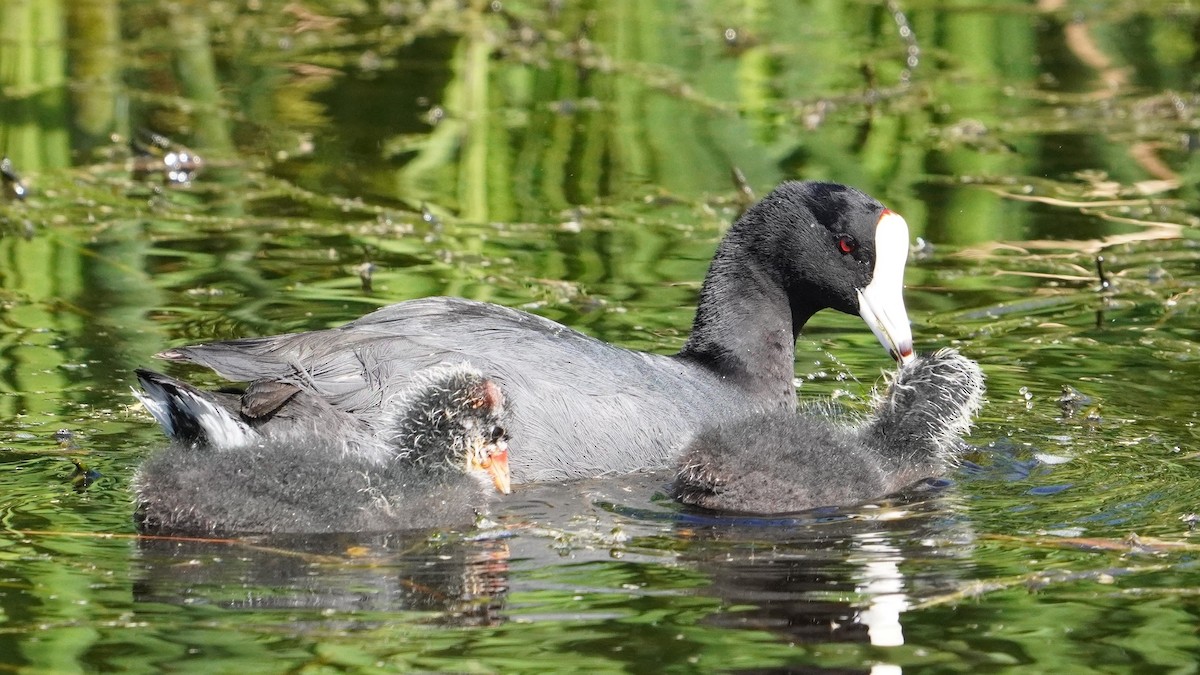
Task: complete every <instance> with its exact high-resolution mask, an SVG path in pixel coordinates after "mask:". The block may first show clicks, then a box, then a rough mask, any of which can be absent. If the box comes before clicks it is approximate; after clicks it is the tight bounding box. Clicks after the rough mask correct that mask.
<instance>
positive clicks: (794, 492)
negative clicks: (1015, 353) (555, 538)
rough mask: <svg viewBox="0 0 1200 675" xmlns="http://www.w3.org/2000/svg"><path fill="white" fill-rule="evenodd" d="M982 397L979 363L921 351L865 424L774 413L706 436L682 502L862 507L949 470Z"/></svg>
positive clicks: (687, 474) (688, 469)
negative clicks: (866, 503) (864, 503)
mask: <svg viewBox="0 0 1200 675" xmlns="http://www.w3.org/2000/svg"><path fill="white" fill-rule="evenodd" d="M982 401H983V373H982V372H981V371H980V370H979V366H978V365H976V364H975V362H974V361H971V360H970V359H967V358H964V357H963V356H961V355H959V353H958V352H956V351H954V350H952V349H943V350H940V351H938V352H935V353H933V354H930V355H921V356H918V357H916V358H915V359H914V360H913V361H912V362H910V363H908V364H906V365H903V366H901V368H900V371H899V372H898V373H897V374H896V375H895V378H894V379H893V380H892V382H891V385H890V386H889V387H888V388H887V391H886V392H885V393H884V394H883V395H882V396H880V397H879V398H878V399H877V401H876V402H875V410H874V414H873V415H872V416H871V418H870V419H868V420H867V421H866V422H865V423H863V424H862V425H860V426H857V427H850V426H846V425H842V424H838V423H836V422H834V421H832V420H830V419H827V418H823V417H820V416H814V415H800V414H796V413H785V412H774V413H766V414H761V415H752V416H750V417H747V418H745V419H742V420H738V421H736V422H732V423H725V424H718V425H716V426H713V427H711V428H709V429H706V430H704V431H701V432H700V433H699V434H697V435H696V437H695V438H694V439H693V440H692V442H691V443H690V444H689V445H688V447H687V448H686V449H685V450H684V452H683V454H682V455H681V456H680V457H679V460H678V473H677V474H676V477H675V481H674V482H673V483H672V486H671V490H672V493H673V494H674V496H675V497H676V498H677V499H679V500H680V501H682V502H684V503H685V504H693V505H696V506H702V507H704V508H708V509H714V510H719V511H738V512H743V513H790V512H795V511H803V510H804V509H809V508H813V507H817V506H842V505H848V504H857V503H861V502H863V501H867V500H869V499H873V498H876V497H881V496H883V495H886V494H889V493H892V492H896V491H897V490H899V489H901V488H903V487H905V486H907V485H911V484H912V483H914V482H916V481H918V480H920V479H922V478H928V477H931V476H937V475H940V474H942V473H944V472H945V470H946V467H947V466H948V464H949V463H950V462H951V461H952V458H953V454H954V451H955V449H956V448H957V447H958V444H959V442H960V440H959V439H960V437H961V436H962V435H963V434H965V433H966V432H967V431H968V430H969V429H970V427H971V422H972V418H973V417H974V415H975V413H976V412H978V410H979V406H980V404H981V402H982Z"/></svg>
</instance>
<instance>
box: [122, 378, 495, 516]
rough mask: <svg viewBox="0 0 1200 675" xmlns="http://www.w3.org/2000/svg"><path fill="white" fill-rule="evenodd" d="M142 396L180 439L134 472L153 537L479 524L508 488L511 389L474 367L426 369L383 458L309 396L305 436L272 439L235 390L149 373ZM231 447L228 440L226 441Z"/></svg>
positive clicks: (386, 411)
mask: <svg viewBox="0 0 1200 675" xmlns="http://www.w3.org/2000/svg"><path fill="white" fill-rule="evenodd" d="M138 379H139V380H140V381H141V384H142V387H143V389H144V391H145V393H143V394H138V397H139V398H140V399H141V400H142V402H143V403H144V404H145V405H146V407H147V409H149V410H150V412H151V413H152V414H153V415H154V416H155V418H157V419H158V421H159V422H160V423H161V424H162V425H163V427H164V428H166V429H167V431H168V433H170V434H171V435H172V438H173V441H174V442H173V443H172V445H171V446H170V447H169V448H168V449H167V450H165V451H164V452H162V453H161V454H159V455H156V456H154V457H152V458H151V459H149V460H148V461H146V462H145V463H144V464H143V465H142V466H141V468H140V469H139V470H138V472H137V475H136V477H135V478H134V481H133V485H134V492H135V495H136V501H137V504H138V506H137V511H136V515H135V522H136V523H137V525H138V529H139V530H141V531H142V532H145V533H150V534H166V533H169V534H191V535H220V534H234V533H284V532H288V533H314V532H379V531H388V530H398V529H410V528H423V527H434V526H446V525H461V524H470V523H472V522H473V521H474V519H475V516H476V514H477V512H479V511H481V510H483V509H485V508H486V506H487V502H488V500H489V498H490V496H491V495H494V493H495V492H496V491H500V492H506V493H507V492H508V490H509V473H508V447H507V438H506V435H505V433H504V430H503V427H501V426H500V420H501V418H502V417H504V413H505V408H504V396H503V394H502V393H501V391H500V389H499V387H497V386H496V384H495V383H494V382H492V381H491V380H489V379H487V378H485V377H484V376H483V375H482V374H480V373H479V372H478V371H477V370H475V369H473V368H470V367H469V366H464V365H457V366H441V367H438V368H435V369H432V370H430V371H426V372H422V373H419V374H416V375H415V377H413V378H411V379H410V382H409V387H410V388H409V389H408V390H406V391H403V392H399V391H394V392H392V393H393V395H392V396H391V397H390V398H389V399H388V400H387V401H385V402H384V404H383V406H382V409H381V411H380V418H381V420H383V423H382V427H381V429H382V431H381V432H380V444H381V446H382V447H383V448H386V451H385V453H383V454H384V456H382V457H368V456H365V455H363V454H361V453H357V452H353V451H350V452H348V451H347V448H346V447H345V446H344V445H343V444H341V443H338V442H336V441H335V440H334V439H333V437H332V436H331V435H330V434H329V433H328V431H327V430H325V429H324V428H322V426H321V425H322V424H324V423H326V422H328V421H329V420H330V419H337V418H336V417H335V418H326V417H324V416H325V415H326V414H328V410H327V408H328V406H327V404H324V403H323V401H321V400H320V399H319V398H316V397H313V396H311V395H309V394H307V393H305V392H301V393H299V394H297V396H296V397H295V398H294V399H293V402H292V407H293V409H295V410H302V409H307V410H308V412H309V414H307V415H306V416H305V417H304V418H303V419H297V420H296V424H297V425H301V426H305V427H307V428H308V432H307V433H302V434H297V435H296V438H295V439H290V440H287V441H281V440H280V439H278V438H275V439H267V438H263V437H262V436H261V435H260V434H259V433H258V431H257V430H255V429H254V428H253V427H252V426H250V425H248V424H246V423H245V422H244V421H242V420H241V419H239V418H238V417H237V416H235V415H234V414H232V413H230V412H229V410H228V409H227V408H226V407H225V406H226V403H228V399H229V398H232V397H229V396H227V395H222V394H213V393H210V392H202V391H200V390H197V389H195V388H193V387H191V386H189V385H187V384H185V383H183V382H179V381H178V380H173V379H171V378H169V377H166V376H165V375H160V374H158V373H154V372H151V371H146V370H139V371H138ZM222 446H228V447H222Z"/></svg>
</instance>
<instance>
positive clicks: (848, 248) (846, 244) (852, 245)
mask: <svg viewBox="0 0 1200 675" xmlns="http://www.w3.org/2000/svg"><path fill="white" fill-rule="evenodd" d="M837 247H838V250H839V251H841V252H842V253H845V254H846V255H849V254H851V253H854V252H855V251H857V250H858V242H857V241H854V237H851V236H850V235H848V234H843V235H842V236H840V237H838V241H837Z"/></svg>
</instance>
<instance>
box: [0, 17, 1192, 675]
mask: <svg viewBox="0 0 1200 675" xmlns="http://www.w3.org/2000/svg"><path fill="white" fill-rule="evenodd" d="M460 5H461V3H455V2H440V1H433V2H428V3H407V2H399V3H386V4H382V5H374V4H369V3H368V4H361V3H360V4H355V3H342V2H332V1H331V2H309V3H304V4H303V5H300V4H297V3H291V2H285V1H284V0H266V1H264V2H258V3H225V2H216V3H199V4H197V3H185V4H184V5H178V3H160V2H114V1H110V0H88V1H86V2H72V3H55V2H30V1H28V0H25V1H21V0H12V1H7V2H0V152H2V153H3V154H5V155H7V156H9V157H11V158H12V159H13V161H14V162H15V165H16V167H17V169H18V171H19V172H20V173H21V174H22V175H23V176H24V178H25V181H26V182H27V184H28V185H29V187H30V189H31V190H30V196H29V198H27V199H26V200H24V201H13V200H11V199H8V198H7V197H5V198H4V201H0V225H2V226H3V228H4V235H5V236H4V237H3V238H0V346H2V350H3V351H2V356H3V361H2V362H0V416H2V418H3V419H4V420H5V422H6V424H5V428H4V430H3V433H0V450H2V453H0V466H3V468H4V469H6V471H4V472H3V474H0V488H2V489H3V494H4V495H5V496H4V499H3V500H0V522H3V524H4V527H5V532H6V534H5V536H4V537H0V568H2V569H3V570H4V581H3V582H0V616H2V617H3V618H4V629H3V630H2V631H0V654H2V655H3V656H2V657H0V664H3V665H4V666H6V667H14V668H22V667H28V668H32V669H35V670H40V671H54V672H69V671H72V670H77V669H84V668H88V669H90V668H123V669H124V668H128V669H132V670H156V669H164V668H171V669H195V670H201V671H206V672H207V671H211V670H212V669H214V668H217V669H222V670H234V669H238V668H241V669H246V670H255V671H257V670H261V669H264V668H269V669H301V668H303V669H312V670H316V669H328V668H345V669H352V670H371V669H379V670H385V671H387V670H395V669H400V668H411V669H431V670H443V669H444V670H484V671H494V670H522V669H530V670H534V669H544V670H555V671H566V670H587V671H589V672H597V671H618V670H625V671H630V670H632V671H642V670H655V671H658V670H664V671H671V670H677V671H687V670H709V669H739V668H747V669H749V668H768V667H780V666H787V665H790V666H797V667H798V666H819V667H835V668H851V669H865V668H870V667H872V666H874V665H879V664H898V665H900V666H909V667H912V668H917V667H922V666H924V667H930V668H938V669H942V670H948V671H949V670H972V671H974V670H978V669H981V668H991V669H1003V668H1006V667H1012V666H1018V667H1019V666H1025V667H1027V668H1031V669H1036V670H1039V671H1049V670H1055V671H1057V670H1088V669H1097V668H1104V667H1110V668H1128V669H1138V668H1142V669H1167V668H1178V669H1186V668H1187V667H1189V666H1190V664H1191V661H1192V660H1193V659H1191V658H1190V654H1192V653H1194V652H1195V650H1196V647H1197V645H1196V639H1195V635H1194V631H1193V630H1191V626H1193V625H1194V624H1195V614H1196V603H1195V602H1194V593H1193V591H1192V589H1193V588H1194V587H1195V586H1196V585H1197V578H1196V574H1195V571H1194V569H1193V565H1192V558H1193V557H1194V555H1195V551H1194V550H1193V549H1192V539H1193V538H1194V537H1193V533H1192V530H1191V527H1190V524H1189V523H1190V522H1192V518H1191V516H1192V514H1193V513H1194V510H1195V509H1194V506H1195V504H1197V503H1198V501H1200V489H1198V488H1197V486H1198V485H1200V480H1198V478H1200V476H1197V469H1196V457H1195V452H1196V448H1197V447H1200V442H1198V441H1200V438H1198V432H1197V430H1196V416H1197V411H1196V409H1195V398H1196V393H1197V392H1196V391H1195V389H1196V388H1195V385H1194V383H1195V382H1197V381H1200V371H1198V369H1197V366H1196V363H1197V335H1196V331H1195V325H1196V313H1197V311H1198V310H1197V308H1198V306H1200V305H1198V303H1197V295H1196V285H1197V283H1198V282H1200V278H1198V274H1197V271H1198V269H1200V264H1198V263H1200V249H1198V248H1197V241H1198V239H1197V236H1196V234H1195V232H1196V231H1197V229H1196V228H1197V225H1198V224H1200V222H1198V219H1200V214H1198V212H1197V208H1196V206H1195V204H1196V201H1195V198H1196V187H1195V186H1196V185H1197V184H1200V183H1198V182H1197V177H1198V176H1200V153H1197V152H1196V145H1197V142H1196V134H1197V126H1196V122H1195V120H1196V119H1197V116H1196V113H1195V111H1196V108H1197V104H1198V103H1200V101H1198V100H1197V97H1196V94H1195V92H1196V84H1197V83H1196V81H1195V73H1196V72H1197V70H1198V69H1197V67H1196V66H1197V62H1196V61H1197V56H1196V55H1197V54H1200V49H1198V48H1197V46H1196V39H1195V35H1196V31H1195V30H1194V28H1195V26H1196V25H1198V24H1200V18H1198V17H1197V15H1196V13H1195V11H1194V10H1192V9H1189V8H1187V7H1182V6H1178V5H1176V4H1171V3H1154V4H1152V5H1151V6H1146V7H1144V6H1142V5H1141V4H1138V5H1135V4H1133V3H1109V4H1106V5H1103V6H1092V5H1078V4H1071V5H1068V6H1066V7H1064V8H1063V9H1062V10H1045V11H1042V10H1037V9H1035V8H1032V7H1030V6H1029V5H1028V4H1027V3H1000V4H998V5H994V6H986V7H982V6H966V5H961V4H960V3H933V4H922V5H919V6H914V7H911V8H909V7H904V8H903V9H907V10H909V12H908V16H907V22H908V23H907V25H909V26H910V27H911V28H912V29H913V30H914V31H915V35H916V44H918V45H919V46H920V49H921V54H920V60H919V63H918V64H917V65H916V67H915V68H909V67H908V66H906V65H905V64H904V59H905V57H906V56H908V55H909V52H908V51H907V50H908V49H909V47H910V46H911V45H910V43H907V42H905V40H903V39H901V36H900V35H899V34H898V32H897V23H896V17H895V15H894V14H893V12H892V11H890V10H889V8H888V6H886V5H885V4H882V3H876V4H847V3H834V2H803V3H791V4H786V5H783V4H779V3H776V4H774V5H772V4H770V3H767V4H764V3H747V2H741V1H735V0H718V1H713V2H705V3H676V4H671V5H656V4H651V3H637V2H631V1H629V2H624V1H622V2H612V3H608V2H605V3H599V2H592V3H588V2H584V3H552V4H551V5H549V6H546V5H544V4H543V3H533V2H520V1H515V2H506V3H503V4H497V3H467V5H466V6H460ZM144 128H145V129H151V130H153V131H157V132H160V133H165V134H167V135H168V136H170V137H171V138H172V139H173V140H174V141H176V142H177V143H180V144H183V145H185V146H188V147H190V148H192V149H193V150H195V151H197V152H199V153H200V154H201V155H202V156H203V157H204V158H205V160H206V166H205V169H204V171H203V172H202V173H201V174H200V175H199V178H198V180H196V181H195V182H194V183H193V184H192V185H190V186H169V185H167V184H165V183H164V181H163V177H162V176H161V175H159V174H158V173H155V172H149V174H148V175H139V176H137V177H135V176H134V175H133V174H132V172H131V170H130V168H131V167H130V165H131V163H132V162H133V158H132V157H131V150H130V149H129V147H128V142H127V141H128V139H129V138H130V137H131V136H133V135H134V134H135V133H136V132H137V131H138V130H139V129H144ZM114 134H115V135H116V137H114ZM732 167H737V168H738V169H740V171H741V172H742V174H743V175H744V176H746V177H747V182H748V184H749V186H750V187H751V188H753V189H754V190H756V191H758V192H759V193H762V192H765V191H766V190H767V189H769V187H770V186H772V185H773V184H775V183H776V182H778V181H779V180H782V179H784V178H792V177H799V178H833V179H837V180H841V181H844V182H849V183H853V184H855V185H857V186H859V187H861V188H863V189H865V190H867V191H868V192H871V193H872V194H875V195H877V196H879V197H880V198H881V199H883V200H884V201H885V202H886V203H887V204H888V205H889V206H890V207H892V208H894V209H896V210H897V211H899V212H901V213H903V214H904V215H905V217H906V218H907V219H908V221H909V223H910V226H911V228H912V233H913V236H914V237H917V236H920V237H922V238H923V239H924V240H926V241H927V242H930V243H932V253H930V254H928V256H927V257H925V256H918V257H914V259H913V260H912V262H911V263H910V268H909V272H908V282H909V292H908V303H909V307H910V313H911V316H912V319H913V322H914V332H915V334H916V339H917V345H918V348H920V349H932V348H935V347H937V346H941V345H947V344H953V345H956V346H958V347H959V348H961V349H962V350H963V351H964V352H966V353H967V354H968V355H970V356H972V357H974V358H978V359H979V360H980V361H981V363H982V364H983V366H984V368H985V370H986V371H987V374H988V377H989V386H990V395H989V399H990V400H989V403H988V406H987V407H986V408H985V410H984V413H983V416H982V418H981V421H980V425H979V427H978V429H977V430H976V431H975V433H974V435H973V436H972V438H971V440H972V442H973V443H975V444H976V445H977V446H978V448H977V449H976V450H975V451H972V452H970V453H968V454H966V455H965V456H964V461H963V466H962V467H961V468H960V469H959V470H958V471H957V472H956V473H955V474H954V475H953V476H952V484H951V485H950V486H948V487H943V488H941V489H940V490H935V491H933V492H931V493H928V494H925V493H922V494H918V495H916V496H910V497H909V498H907V499H902V500H889V501H887V502H885V503H883V504H881V505H878V508H874V507H861V508H856V509H844V510H840V511H832V512H820V513H816V514H808V515H805V516H802V517H800V518H797V519H784V520H779V519H776V520H774V521H769V522H763V521H762V520H761V519H758V520H755V519H750V520H748V521H747V520H737V519H716V520H714V519H712V518H708V517H707V516H703V515H698V514H692V513H688V512H685V511H682V510H681V509H679V508H677V507H675V506H674V505H672V504H670V503H668V502H667V501H666V500H665V499H664V497H663V491H662V483H663V480H665V479H664V478H662V477H646V478H643V477H637V478H617V479H611V480H608V481H599V482H596V483H594V484H587V485H583V486H541V487H540V488H538V489H536V490H531V492H530V493H528V494H518V495H515V496H514V498H513V499H511V500H508V501H507V502H506V512H505V513H504V514H501V515H500V516H499V518H500V520H501V525H500V527H499V533H498V532H497V531H487V532H488V536H487V537H484V538H483V540H482V541H476V540H474V539H473V538H471V537H470V536H465V535H460V534H456V533H438V534H427V533H421V534H418V535H414V536H409V537H396V538H389V539H386V540H384V541H379V540H376V539H368V540H365V541H359V540H356V539H351V540H345V541H342V540H338V541H334V542H324V543H322V544H321V545H320V546H317V545H315V544H313V543H312V542H304V543H296V542H287V543H277V542H275V543H273V542H250V543H246V542H239V543H224V544H206V545H196V546H195V547H188V546H187V545H185V544H182V543H167V544H166V545H165V546H166V548H165V550H158V549H156V548H155V544H154V542H146V541H142V542H137V541H135V540H133V539H127V538H106V537H107V536H108V535H113V534H116V535H124V536H128V535H131V533H132V524H131V522H130V518H129V513H130V510H131V505H130V504H129V502H128V494H129V492H128V485H129V482H130V480H131V478H132V475H133V472H134V470H135V468H136V466H137V464H138V462H139V461H140V460H141V459H142V458H143V457H144V456H145V455H146V454H147V453H149V452H152V451H153V449H154V448H155V447H156V445H157V444H158V443H160V442H161V441H160V440H159V434H158V432H157V430H156V429H155V428H154V427H153V425H152V423H151V422H150V421H149V419H148V418H147V417H146V415H145V414H144V413H142V412H141V411H138V410H131V409H129V408H128V406H129V403H130V402H131V397H130V396H129V395H128V393H127V386H128V383H129V381H130V372H131V369H132V368H133V367H136V366H138V365H144V364H146V363H147V362H148V360H149V357H150V355H151V354H153V353H154V352H155V351H158V350H160V349H162V348H164V347H166V346H169V345H174V344H180V343H184V342H192V341H202V340H211V339H219V338H229V337H236V336H240V335H250V334H268V333H272V332H279V331H290V330H305V329H311V328H318V327H325V326H330V325H336V324H338V323H341V322H344V321H346V320H348V319H351V318H353V317H356V316H358V315H360V314H362V313H364V312H366V311H369V310H370V309H372V308H374V307H377V306H380V305H383V304H387V303H390V302H393V301H397V300H402V299H407V298H412V297H420V296H425V295H433V294H453V295H462V296H466V297H472V298H477V299H481V300H488V301H492V302H499V303H501V304H504V305H509V306H515V307H523V308H527V309H531V310H533V311H536V312H538V313H540V314H543V315H545V316H549V317H551V318H554V319H557V320H560V321H564V322H566V323H567V324H569V325H571V326H573V327H577V328H579V329H581V330H584V331H586V332H588V333H590V334H593V335H597V336H599V337H602V338H604V339H607V340H611V341H613V342H617V343H620V344H622V345H627V346H631V347H636V348H641V349H648V350H652V351H658V352H670V351H673V350H674V349H677V348H678V346H679V345H680V344H681V343H682V341H683V339H684V337H685V333H686V330H687V327H688V326H689V324H690V321H691V316H692V305H693V303H694V298H695V295H696V293H697V291H698V288H699V281H700V279H701V277H702V274H703V272H704V269H705V267H706V265H707V261H708V258H709V256H710V255H711V251H712V249H713V247H714V246H715V243H716V241H717V240H718V239H719V237H720V234H721V232H722V231H723V229H724V227H725V226H726V224H727V223H729V222H730V221H731V220H732V219H733V218H734V217H735V216H736V213H737V211H738V210H739V208H741V202H740V201H739V196H738V195H737V191H736V190H735V187H734V185H733V184H732V182H731V180H730V178H729V174H730V170H731V168H732ZM161 172H162V171H161V170H160V171H159V173H161ZM1097 254H1103V255H1104V257H1105V261H1106V262H1105V264H1106V270H1107V274H1108V275H1109V278H1110V280H1111V281H1112V284H1113V286H1112V288H1111V289H1109V290H1105V291H1101V290H1100V289H1099V278H1098V275H1097V273H1096V271H1095V262H1094V259H1095V257H1096V255H1097ZM364 262H371V263H373V264H374V265H375V272H374V275H373V278H372V283H371V290H369V291H368V290H365V289H364V287H363V284H362V282H361V280H360V278H359V276H358V271H357V269H358V266H359V265H361V264H362V263H364ZM887 366H888V364H887V363H886V360H885V358H884V357H883V355H882V354H880V353H879V349H878V346H877V345H876V344H875V340H874V338H873V337H872V336H871V335H870V334H869V333H867V332H865V331H864V330H863V329H862V326H861V323H860V322H859V321H858V320H857V319H856V318H853V317H845V316H840V315H833V314H825V315H819V316H818V317H816V319H814V321H813V322H812V324H811V325H810V326H809V328H808V330H807V331H806V335H805V336H804V338H803V339H802V340H801V343H800V345H799V349H798V357H797V370H796V372H797V377H798V379H799V381H800V382H801V384H800V392H801V395H802V396H803V397H807V398H810V399H819V398H824V397H830V396H834V397H836V398H837V400H838V401H839V403H841V404H842V405H844V406H845V407H846V408H847V409H849V410H850V411H851V412H854V411H862V410H864V409H865V405H866V403H865V402H866V401H867V400H868V398H869V396H870V391H871V387H872V386H873V385H874V384H875V383H876V382H877V380H878V373H879V372H880V371H881V370H882V369H884V368H886V367H887ZM206 377H207V379H205V378H206ZM199 379H201V380H203V381H206V382H210V383H212V382H214V380H213V378H212V377H211V376H203V375H201V376H199ZM1064 385H1067V386H1070V387H1073V388H1075V389H1076V390H1078V391H1079V392H1080V393H1082V394H1083V395H1086V396H1087V397H1089V398H1090V401H1089V403H1088V404H1087V406H1086V407H1085V408H1084V409H1083V410H1082V411H1079V412H1077V413H1076V414H1074V415H1067V414H1066V413H1065V412H1064V411H1063V409H1062V408H1061V406H1060V404H1059V403H1058V398H1059V396H1060V395H1061V391H1062V387H1063V386H1064ZM59 428H68V429H71V430H73V431H74V432H75V434H76V441H75V443H76V445H75V447H72V448H66V449H64V448H61V447H59V446H58V444H57V443H56V442H55V441H54V432H55V431H56V430H57V429H59ZM73 458H74V459H80V460H82V461H84V462H85V463H86V464H87V465H88V466H89V467H91V468H94V469H96V470H98V471H99V472H100V473H101V474H102V475H101V477H100V478H99V479H98V480H97V481H96V483H94V484H93V485H92V486H91V487H90V488H88V489H87V490H85V491H83V492H77V491H75V490H74V489H73V487H72V484H71V480H70V477H71V474H72V472H73V466H72V464H71V462H70V459H73ZM1131 532H1135V533H1136V534H1137V535H1138V536H1139V539H1138V540H1137V541H1133V540H1130V541H1126V539H1125V538H1126V537H1127V535H1129V534H1130V533H1131ZM500 533H503V536H502V535H501V534H500ZM898 607H904V608H907V609H906V610H902V609H897V608H898ZM889 612H892V613H894V615H895V616H894V619H891V623H890V624H889V619H888V617H889V616H891V615H890V614H889ZM871 617H874V618H871ZM869 618H871V620H872V621H875V622H876V623H875V624H874V625H871V624H869V622H868V619H869ZM897 629H899V633H898V634H899V635H901V636H902V637H903V644H902V645H899V646H892V647H885V646H879V645H876V646H872V645H871V644H870V642H871V640H872V639H875V640H876V642H879V636H880V635H892V636H893V637H894V636H895V635H896V634H897V633H896V631H897ZM889 631H890V632H889Z"/></svg>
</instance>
